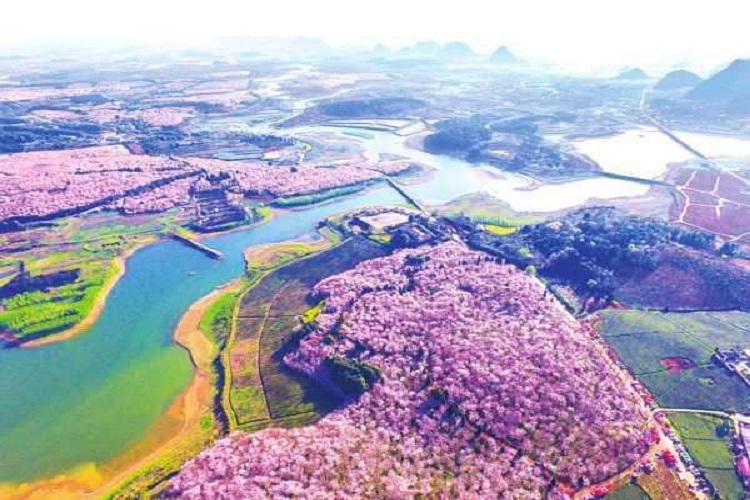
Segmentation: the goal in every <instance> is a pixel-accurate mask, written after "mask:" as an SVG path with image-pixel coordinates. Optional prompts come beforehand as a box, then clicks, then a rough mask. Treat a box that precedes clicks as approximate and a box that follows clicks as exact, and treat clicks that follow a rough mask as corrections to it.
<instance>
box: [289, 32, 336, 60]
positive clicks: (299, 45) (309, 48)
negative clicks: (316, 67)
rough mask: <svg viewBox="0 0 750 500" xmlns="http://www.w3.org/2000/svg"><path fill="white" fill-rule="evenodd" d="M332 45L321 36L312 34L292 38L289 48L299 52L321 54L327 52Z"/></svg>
mask: <svg viewBox="0 0 750 500" xmlns="http://www.w3.org/2000/svg"><path fill="white" fill-rule="evenodd" d="M329 48H330V47H328V45H327V44H326V43H325V42H324V41H323V40H321V39H320V38H315V37H310V36H299V37H296V38H294V39H293V40H290V42H289V48H288V50H291V51H294V53H297V54H307V55H309V54H321V53H324V52H327V51H328V50H329Z"/></svg>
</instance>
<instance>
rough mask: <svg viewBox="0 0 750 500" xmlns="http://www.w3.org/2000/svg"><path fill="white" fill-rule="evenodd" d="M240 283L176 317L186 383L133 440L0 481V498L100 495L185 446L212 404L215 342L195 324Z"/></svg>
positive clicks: (174, 338) (89, 496)
mask: <svg viewBox="0 0 750 500" xmlns="http://www.w3.org/2000/svg"><path fill="white" fill-rule="evenodd" d="M240 286H241V282H240V280H235V281H233V282H232V283H231V284H230V285H229V286H226V287H223V288H221V289H216V290H214V291H213V292H211V293H209V294H208V295H206V296H204V297H203V298H201V299H200V300H198V301H197V302H195V303H194V304H193V305H192V306H190V308H189V309H188V310H187V311H186V312H185V314H184V315H183V316H182V318H181V319H180V322H179V324H178V325H177V328H176V329H175V332H174V334H173V337H172V338H173V340H174V342H175V343H176V344H178V345H180V346H182V347H183V348H185V349H186V350H187V351H188V353H189V355H190V359H191V361H192V363H193V366H194V367H195V375H194V376H193V379H192V381H191V382H190V385H189V386H188V387H187V388H186V389H185V390H184V391H183V392H182V394H180V395H179V396H178V397H177V399H176V400H175V401H174V402H173V403H172V404H171V405H170V407H169V408H168V409H167V411H166V412H165V413H164V414H163V415H162V416H161V417H159V419H157V421H156V422H155V423H154V424H153V425H152V426H151V428H150V429H149V430H148V431H147V432H146V434H145V435H144V436H143V437H142V438H141V439H140V440H139V441H138V443H136V444H135V445H133V446H131V447H130V448H128V449H127V450H125V451H123V453H121V454H120V455H118V456H117V457H115V458H114V459H112V460H110V461H109V462H107V463H105V464H102V465H96V464H82V465H81V466H79V467H77V468H76V469H75V470H72V471H70V472H68V473H65V474H61V475H59V476H56V477H53V478H47V479H42V480H40V481H36V482H33V483H24V484H20V485H0V498H3V499H8V500H21V499H23V500H32V499H33V500H37V499H38V500H42V499H48V498H55V499H63V500H64V499H68V498H70V499H73V498H101V497H104V496H106V495H108V494H110V493H111V492H112V491H114V490H116V489H117V488H118V487H119V486H120V485H122V484H124V483H125V482H127V481H128V480H130V479H132V478H133V477H135V476H136V475H137V474H138V473H139V472H141V471H144V470H146V469H147V468H148V467H149V466H151V465H154V464H155V463H157V461H159V460H160V459H162V458H163V457H165V456H167V455H170V454H172V453H179V452H180V451H181V450H184V449H186V448H187V447H188V446H189V445H190V440H191V438H194V433H197V432H200V420H201V417H202V416H203V415H204V414H206V412H210V411H211V404H212V386H211V371H210V370H211V361H212V360H213V358H214V356H215V349H216V347H215V346H214V344H213V343H212V342H211V341H210V340H209V339H208V338H207V337H206V336H205V335H204V334H203V332H202V331H201V330H200V329H199V324H200V320H201V318H203V316H204V315H205V314H206V312H207V311H208V309H209V308H210V307H211V306H212V305H213V303H214V302H215V301H216V300H217V299H218V298H219V297H221V296H222V295H223V294H225V293H227V292H233V291H236V290H238V289H239V287H240Z"/></svg>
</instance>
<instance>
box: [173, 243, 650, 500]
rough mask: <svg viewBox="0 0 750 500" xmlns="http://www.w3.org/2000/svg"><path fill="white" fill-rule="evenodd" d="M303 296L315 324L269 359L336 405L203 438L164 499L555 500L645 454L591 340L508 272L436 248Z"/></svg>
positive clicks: (621, 386) (456, 246)
mask: <svg viewBox="0 0 750 500" xmlns="http://www.w3.org/2000/svg"><path fill="white" fill-rule="evenodd" d="M313 295H314V297H313V299H315V300H322V301H324V304H325V305H324V310H323V313H322V314H321V315H320V316H319V317H318V318H317V321H316V323H315V326H314V328H311V329H310V330H311V331H309V333H308V334H307V335H306V336H304V337H303V339H302V340H301V342H300V344H299V347H298V348H297V349H296V350H293V351H292V352H290V353H288V354H287V355H286V357H285V359H284V361H285V363H286V364H287V365H288V366H290V367H292V368H293V369H295V370H298V371H300V372H302V373H304V374H307V375H308V376H310V377H313V378H315V379H317V380H318V381H320V382H322V383H324V384H326V385H328V386H329V387H331V388H332V389H333V390H336V391H338V392H340V393H341V394H342V395H343V396H345V401H347V403H346V404H344V405H342V406H341V407H340V408H339V409H338V410H336V411H334V412H332V413H330V414H328V415H327V416H325V417H324V418H323V419H322V420H320V421H319V422H318V423H316V424H314V425H312V426H308V427H303V428H295V429H268V430H264V431H260V432H257V433H254V434H243V433H235V434H233V435H230V436H229V437H227V438H224V439H222V440H220V441H218V442H217V443H216V444H215V445H214V446H213V447H211V448H209V449H208V450H206V451H204V452H203V453H201V454H200V455H199V456H198V457H197V458H195V459H193V460H192V461H190V462H189V463H188V464H187V465H186V466H185V467H184V468H183V470H182V471H181V472H180V473H179V475H177V476H176V477H174V478H173V479H172V481H171V486H170V490H169V493H170V494H171V495H175V496H178V495H179V496H182V497H185V498H265V497H268V496H269V495H270V496H274V497H282V496H298V495H304V496H305V497H306V498H347V497H352V496H355V497H370V498H403V497H413V496H415V495H419V494H422V495H437V496H440V497H444V496H449V497H454V498H455V497H458V498H498V497H502V498H511V497H512V498H542V497H547V498H566V497H568V495H569V494H570V492H573V491H575V490H576V489H578V488H579V487H580V486H581V485H583V484H587V483H594V482H597V481H601V480H603V479H605V478H606V477H608V476H611V475H613V474H616V473H617V472H618V471H619V470H621V469H623V468H625V467H627V466H628V465H630V464H632V463H633V462H634V461H636V460H638V457H639V456H640V454H641V453H643V452H644V451H645V449H646V441H645V437H644V436H645V434H646V432H645V431H646V421H647V411H646V409H645V407H644V406H643V404H642V402H641V400H640V398H639V396H638V395H637V393H636V392H635V391H634V390H633V389H632V388H631V387H630V386H629V385H628V384H626V383H623V380H622V379H621V378H620V377H621V375H620V374H619V372H618V371H617V370H618V369H617V368H616V367H615V366H614V364H613V363H611V362H610V360H609V358H608V357H607V355H606V353H605V352H604V350H602V349H600V347H599V344H598V343H597V342H596V333H595V332H594V330H593V329H591V327H590V326H588V325H587V324H586V323H579V322H578V321H576V320H575V319H574V318H573V317H572V316H571V315H570V314H568V313H567V312H566V310H565V309H564V308H563V307H562V306H561V304H560V303H559V302H557V301H556V300H555V299H554V298H553V297H552V296H551V295H548V294H547V293H546V292H545V289H544V287H543V286H542V284H541V283H540V282H538V281H537V280H536V278H534V277H531V276H528V275H527V274H525V273H523V272H521V271H519V270H517V269H516V268H515V267H512V266H509V265H504V264H501V263H499V262H497V261H496V260H494V259H493V258H491V257H489V256H487V255H486V254H484V253H479V252H475V251H470V250H467V249H466V248H465V247H464V246H463V245H461V244H460V243H457V242H452V241H451V242H448V243H443V244H440V245H438V246H435V247H422V248H418V249H414V250H402V251H398V252H396V253H394V254H392V255H390V256H387V257H383V258H378V259H374V260H370V261H365V262H363V263H362V264H360V265H358V266H357V267H356V268H354V269H352V270H350V271H347V272H344V273H343V274H340V275H336V276H332V277H330V278H327V279H325V280H323V281H322V282H320V283H319V284H318V285H317V286H316V287H315V289H314V291H313ZM342 367H343V369H342ZM342 374H343V376H342Z"/></svg>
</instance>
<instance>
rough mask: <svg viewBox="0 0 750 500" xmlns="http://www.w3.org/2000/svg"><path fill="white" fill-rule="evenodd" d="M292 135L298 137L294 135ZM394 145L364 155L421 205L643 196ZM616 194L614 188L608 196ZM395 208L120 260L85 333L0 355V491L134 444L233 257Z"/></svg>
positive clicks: (357, 200) (338, 204) (556, 205)
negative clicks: (412, 180) (196, 310)
mask: <svg viewBox="0 0 750 500" xmlns="http://www.w3.org/2000/svg"><path fill="white" fill-rule="evenodd" d="M301 132H303V131H301ZM403 141H404V138H403V137H398V136H395V135H391V134H387V133H372V134H371V138H370V139H365V141H364V146H365V148H366V149H367V154H368V156H370V157H371V158H373V159H377V157H378V155H379V153H391V154H400V155H402V156H408V157H411V158H413V159H414V160H417V161H420V162H423V163H428V164H430V165H432V166H433V167H435V168H436V169H437V170H436V171H435V172H433V174H432V176H431V177H430V179H429V180H428V181H426V182H423V183H421V184H416V185H412V186H409V187H408V188H407V189H408V191H409V192H410V193H411V194H413V195H414V196H415V197H416V198H418V199H420V200H424V201H427V202H428V203H443V202H446V201H449V200H451V199H454V198H456V197H458V196H461V195H464V194H468V193H474V192H478V191H487V192H489V193H490V194H493V195H495V196H497V197H498V198H500V199H503V200H505V201H506V202H508V203H509V204H510V205H511V207H513V208H516V209H519V210H533V211H543V212H544V211H554V210H559V209H561V208H567V207H569V206H574V205H576V204H578V203H580V202H582V201H584V199H582V197H585V196H591V195H595V194H599V195H600V196H601V194H602V193H606V194H607V195H608V196H610V197H614V196H613V194H614V195H618V196H636V195H639V194H643V193H642V191H643V189H644V188H643V186H642V185H640V184H635V183H629V182H625V181H616V180H611V179H610V180H607V181H611V183H615V184H612V186H609V185H608V187H607V189H604V188H603V187H602V186H597V185H593V184H581V183H590V182H594V181H597V182H601V181H605V179H584V180H578V181H572V182H569V183H564V184H556V185H545V186H541V187H538V188H535V189H533V190H523V189H520V190H519V189H518V188H523V187H524V186H525V185H526V181H525V180H524V179H523V178H522V177H521V176H518V175H514V174H507V175H506V174H505V173H502V174H501V175H498V176H493V175H487V172H485V173H482V169H483V168H484V167H476V166H473V165H469V164H468V163H466V162H463V161H460V160H455V159H451V158H447V157H438V156H433V155H430V154H427V153H422V152H419V151H414V150H412V149H407V147H406V146H405V145H404V143H403ZM615 185H616V189H615V187H614V186H615ZM400 203H403V199H402V198H401V197H400V196H399V195H398V194H397V193H396V192H395V190H393V189H391V188H389V187H386V186H382V187H377V188H374V189H370V190H367V191H365V192H364V193H362V194H359V195H355V196H352V197H348V198H345V199H341V200H338V201H334V202H329V203H324V204H321V205H316V206H312V207H309V208H306V209H304V210H299V211H293V212H285V213H283V214H281V215H279V216H278V217H276V218H275V219H273V220H272V221H270V222H269V223H267V224H264V225H261V226H258V227H254V228H249V229H246V230H243V231H238V232H232V233H227V234H223V235H220V236H215V237H212V238H209V239H207V240H206V243H207V244H208V245H209V246H210V247H211V248H214V249H216V250H218V251H219V252H222V253H223V254H224V259H222V260H214V259H211V258H209V257H207V256H206V255H204V254H203V253H201V252H198V251H196V250H194V249H191V248H188V247H186V246H185V245H183V244H180V243H178V242H176V241H171V240H167V241H162V242H159V243H156V244H153V245H149V246H147V247H145V248H142V249H140V250H139V251H137V252H136V253H135V254H133V256H132V257H131V258H130V259H128V261H127V267H126V272H125V275H124V276H123V277H122V278H121V280H120V281H119V282H118V283H117V285H115V287H114V288H113V289H112V292H111V293H110V295H109V298H108V300H107V303H106V306H105V307H104V309H103V311H102V313H101V315H100V317H99V319H98V321H97V322H96V324H95V325H94V326H93V327H92V328H91V329H89V330H88V331H87V332H86V333H84V334H82V335H80V336H78V337H76V338H73V339H70V340H66V341H63V342H58V343H54V344H50V345H46V346H44V347H42V348H38V349H6V350H0V483H3V482H22V481H30V480H34V479H38V478H43V477H48V476H51V475H56V474H61V473H64V472H67V471H69V470H71V469H73V468H75V467H77V466H79V465H81V464H85V463H96V464H101V463H104V462H106V461H107V460H109V459H111V458H113V457H114V456H116V455H118V454H119V453H121V452H122V451H123V450H124V449H126V448H127V447H128V446H129V445H132V444H133V443H135V442H137V441H138V439H139V438H140V437H141V436H143V434H144V433H145V432H146V430H147V429H148V428H149V427H150V426H151V425H152V424H153V423H154V422H155V420H156V419H157V417H158V416H159V415H160V414H162V413H163V412H164V411H165V410H166V409H167V408H168V407H169V405H170V404H171V403H172V401H174V399H175V398H176V397H177V396H178V395H179V394H180V393H181V392H182V391H183V390H184V389H185V387H186V386H187V385H188V383H189V381H190V380H191V378H192V375H193V369H192V366H191V364H190V360H189V357H188V354H187V352H185V351H184V350H183V349H181V348H180V347H178V346H176V345H175V344H173V343H172V340H171V339H172V333H173V331H174V329H175V327H176V325H177V323H178V321H179V319H180V317H181V316H182V314H183V313H184V312H185V310H186V309H187V308H188V307H189V306H190V305H191V304H192V303H193V302H195V301H197V300H198V299H199V298H200V297H202V296H204V295H206V294H208V293H209V292H211V291H212V290H213V289H214V288H216V287H217V286H218V285H222V284H224V283H228V282H229V281H231V280H233V279H234V278H236V277H238V276H240V275H241V274H242V272H243V265H244V263H243V257H242V252H243V251H244V250H245V249H247V248H248V247H251V246H253V245H259V244H264V243H273V242H279V241H283V240H288V239H293V238H296V237H300V236H303V235H308V234H313V233H314V229H315V225H316V224H317V223H318V222H319V221H320V220H322V219H324V218H325V217H327V216H329V215H332V214H335V213H340V212H343V211H347V210H351V209H354V208H357V207H363V206H370V205H394V204H400Z"/></svg>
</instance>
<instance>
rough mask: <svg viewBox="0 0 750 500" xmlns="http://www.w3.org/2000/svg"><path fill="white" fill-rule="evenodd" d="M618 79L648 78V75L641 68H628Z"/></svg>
mask: <svg viewBox="0 0 750 500" xmlns="http://www.w3.org/2000/svg"><path fill="white" fill-rule="evenodd" d="M617 79H618V80H646V79H648V75H647V74H646V73H645V72H644V71H643V70H642V69H640V68H633V69H626V70H624V71H623V72H621V73H620V75H619V76H618V77H617Z"/></svg>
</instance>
